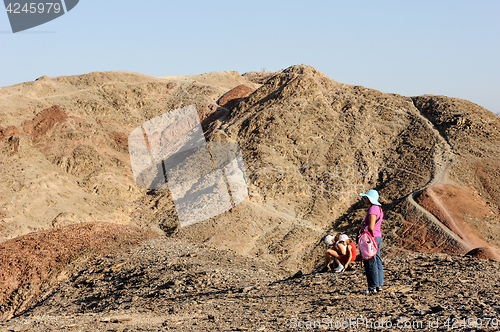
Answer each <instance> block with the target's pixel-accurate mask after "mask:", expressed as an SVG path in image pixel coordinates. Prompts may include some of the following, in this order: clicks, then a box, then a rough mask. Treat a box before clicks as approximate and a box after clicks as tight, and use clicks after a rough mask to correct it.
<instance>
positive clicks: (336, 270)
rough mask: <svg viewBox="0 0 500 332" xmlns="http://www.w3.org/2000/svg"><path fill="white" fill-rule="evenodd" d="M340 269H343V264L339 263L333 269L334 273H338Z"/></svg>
mask: <svg viewBox="0 0 500 332" xmlns="http://www.w3.org/2000/svg"><path fill="white" fill-rule="evenodd" d="M342 271H344V265H342V264H339V266H337V268H336V269H335V273H339V272H342Z"/></svg>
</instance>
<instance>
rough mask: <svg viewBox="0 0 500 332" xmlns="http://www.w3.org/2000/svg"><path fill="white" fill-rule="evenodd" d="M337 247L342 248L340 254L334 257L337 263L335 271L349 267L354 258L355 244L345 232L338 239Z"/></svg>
mask: <svg viewBox="0 0 500 332" xmlns="http://www.w3.org/2000/svg"><path fill="white" fill-rule="evenodd" d="M338 247H339V248H343V250H342V254H341V255H340V256H339V257H336V258H335V262H336V263H337V268H336V269H335V272H342V271H345V270H346V269H347V268H348V267H349V265H350V264H351V262H354V261H355V260H356V245H355V244H354V242H352V241H351V239H350V238H349V237H348V236H347V235H346V234H342V235H341V236H340V237H339V240H338Z"/></svg>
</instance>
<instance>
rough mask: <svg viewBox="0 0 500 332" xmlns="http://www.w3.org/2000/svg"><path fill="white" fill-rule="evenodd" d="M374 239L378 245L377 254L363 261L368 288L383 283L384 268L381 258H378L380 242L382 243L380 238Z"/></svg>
mask: <svg viewBox="0 0 500 332" xmlns="http://www.w3.org/2000/svg"><path fill="white" fill-rule="evenodd" d="M375 241H377V245H378V250H377V254H376V255H375V256H373V257H372V258H370V259H369V260H366V261H363V265H364V266H365V273H366V280H367V281H368V288H375V287H380V286H383V285H384V269H383V267H382V259H381V258H380V244H382V238H381V237H376V238H375Z"/></svg>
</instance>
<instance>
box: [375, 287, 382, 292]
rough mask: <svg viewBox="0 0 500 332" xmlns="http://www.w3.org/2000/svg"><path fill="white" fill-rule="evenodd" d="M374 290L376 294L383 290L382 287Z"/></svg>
mask: <svg viewBox="0 0 500 332" xmlns="http://www.w3.org/2000/svg"><path fill="white" fill-rule="evenodd" d="M375 290H376V291H377V292H381V291H382V290H383V289H382V286H378V287H376V288H375Z"/></svg>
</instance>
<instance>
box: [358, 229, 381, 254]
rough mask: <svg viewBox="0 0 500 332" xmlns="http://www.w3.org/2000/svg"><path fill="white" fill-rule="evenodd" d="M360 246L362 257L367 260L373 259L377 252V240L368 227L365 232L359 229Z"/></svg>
mask: <svg viewBox="0 0 500 332" xmlns="http://www.w3.org/2000/svg"><path fill="white" fill-rule="evenodd" d="M358 247H359V251H360V252H361V257H363V260H365V261H366V260H369V259H371V258H372V257H373V256H375V255H376V254H377V250H378V246H377V241H375V238H374V237H373V236H372V235H371V233H370V232H368V229H366V228H365V230H364V231H363V233H361V230H360V231H359V236H358Z"/></svg>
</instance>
